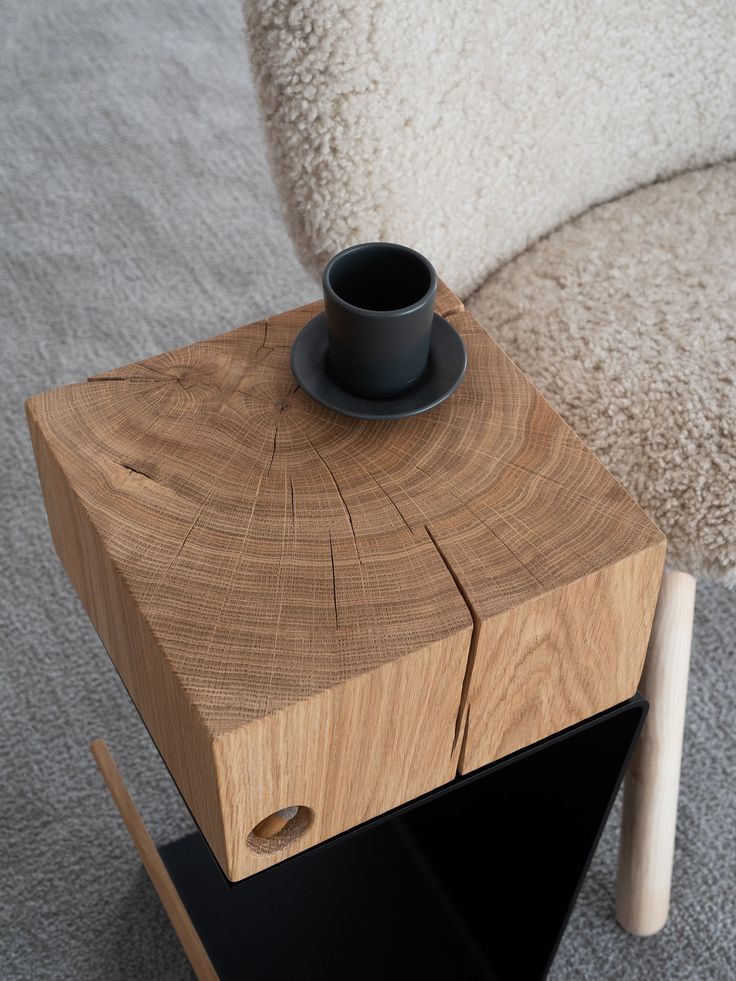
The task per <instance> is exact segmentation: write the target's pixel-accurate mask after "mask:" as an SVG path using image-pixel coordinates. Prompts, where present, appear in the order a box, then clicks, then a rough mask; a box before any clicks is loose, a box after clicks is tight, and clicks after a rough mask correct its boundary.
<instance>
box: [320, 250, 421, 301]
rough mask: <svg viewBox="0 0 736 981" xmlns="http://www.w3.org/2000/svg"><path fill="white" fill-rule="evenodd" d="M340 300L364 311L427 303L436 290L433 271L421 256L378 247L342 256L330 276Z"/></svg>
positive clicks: (330, 282) (332, 288)
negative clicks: (429, 295)
mask: <svg viewBox="0 0 736 981" xmlns="http://www.w3.org/2000/svg"><path fill="white" fill-rule="evenodd" d="M326 279H327V283H328V284H329V287H330V289H331V290H332V291H333V293H334V294H335V295H336V296H337V298H338V299H340V300H342V301H343V302H344V303H349V304H350V305H351V306H353V307H359V308H360V309H361V310H375V311H387V310H402V309H404V308H405V307H411V306H414V304H416V303H419V301H420V300H422V299H424V297H425V296H426V295H427V293H428V292H429V290H430V289H431V287H432V269H431V267H430V266H429V264H428V263H427V262H426V261H425V260H424V259H423V258H422V256H420V255H419V254H418V253H416V252H413V251H411V250H410V249H405V248H402V247H401V246H396V245H390V244H388V243H384V242H381V243H375V244H371V245H363V246H359V247H358V248H355V249H350V250H348V251H347V252H345V253H343V254H342V255H340V256H338V257H337V258H336V259H335V260H334V261H333V262H332V264H331V266H330V267H329V269H328V272H327V277H326Z"/></svg>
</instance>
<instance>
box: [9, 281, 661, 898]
mask: <svg viewBox="0 0 736 981" xmlns="http://www.w3.org/2000/svg"><path fill="white" fill-rule="evenodd" d="M320 309H321V303H312V304H308V305H307V306H304V307H300V308H298V309H296V310H292V311H290V312H288V313H284V314H280V315H278V316H275V317H270V318H268V319H267V320H262V321H258V322H256V323H253V324H250V325H248V326H245V327H241V328H239V329H236V330H233V331H229V332H227V333H224V334H221V335H219V336H217V337H213V338H210V339H208V340H204V341H200V342H197V343H194V344H191V345H189V346H186V347H183V348H179V349H178V350H174V351H169V352H166V353H164V354H160V355H157V356H155V357H151V358H147V359H145V360H143V361H140V362H138V363H135V364H130V365H126V366H124V367H122V368H117V369H115V370H113V371H108V372H103V373H101V374H97V375H94V376H93V377H91V378H90V379H89V380H88V381H86V382H82V383H80V384H75V385H68V386H65V387H64V388H60V389H57V390H54V391H50V392H46V393H44V394H41V395H38V396H35V397H34V398H32V399H30V400H29V402H28V403H27V414H28V419H29V425H30V429H31V434H32V438H33V444H34V449H35V452H36V459H37V463H38V469H39V474H40V477H41V483H42V487H43V490H44V495H45V501H46V507H47V511H48V515H49V523H50V526H51V531H52V535H53V539H54V543H55V546H56V549H57V551H58V553H59V556H60V558H61V560H62V562H63V563H64V566H65V568H66V570H67V572H68V574H69V577H70V579H71V580H72V582H73V584H74V586H75V588H76V589H77V592H78V594H79V596H80V598H81V600H82V602H83V604H84V606H85V608H86V610H87V612H88V614H89V616H90V618H91V619H92V621H93V623H94V624H95V627H96V628H97V631H98V633H99V634H100V637H101V638H102V640H103V642H104V644H105V646H106V648H107V650H108V652H109V654H110V657H111V658H112V660H113V662H114V663H115V665H116V667H117V669H118V671H119V672H120V675H121V677H122V679H123V681H124V682H125V685H126V687H127V689H128V691H129V693H130V695H131V697H132V699H133V700H134V702H135V704H136V706H137V707H138V709H139V711H140V713H141V716H142V717H143V719H144V721H145V723H146V725H147V726H148V729H149V731H150V733H151V735H152V737H153V739H154V740H155V742H156V745H157V746H158V748H159V750H160V752H161V754H162V756H163V758H164V759H165V761H166V763H167V765H168V767H169V769H170V771H171V773H172V775H173V776H174V779H175V780H176V782H177V785H178V787H179V789H180V790H181V792H182V794H183V796H184V797H185V799H186V801H187V803H188V804H189V807H190V809H191V811H192V813H193V815H194V817H195V818H196V820H197V822H198V824H199V826H200V828H201V830H202V832H203V834H204V835H205V837H206V839H207V841H208V843H209V844H210V847H211V848H212V850H213V852H214V854H215V856H216V857H217V859H218V861H219V862H220V864H221V866H222V868H223V869H224V871H225V872H226V874H227V875H228V876H229V877H230V878H231V879H234V880H235V879H240V878H243V877H244V876H247V875H250V874H252V873H253V872H256V871H259V870H260V869H262V868H265V867H267V866H268V865H272V864H274V863H275V862H278V861H281V860H282V859H283V858H284V857H287V856H288V855H291V854H293V853H295V852H298V851H301V850H303V849H304V848H307V847H309V846H311V845H314V844H316V843H318V842H320V841H323V840H325V839H326V838H329V837H331V836H332V835H334V834H337V833H339V832H340V831H344V830H346V829H347V828H349V827H353V826H354V825H356V824H358V823H360V822H362V821H365V820H367V819H369V818H371V817H374V816H375V815H377V814H380V813H383V812H384V811H386V810H388V809H390V808H391V807H394V806H397V805H398V804H400V803H403V802H405V801H408V800H411V799H413V798H414V797H417V796H419V795H420V794H422V793H425V792H426V791H428V790H431V789H433V788H435V787H437V786H439V785H441V784H443V783H446V782H447V781H449V780H451V779H452V778H453V777H454V776H455V775H456V773H458V772H460V773H465V772H468V771H469V770H473V769H475V768H477V767H479V766H481V765H483V764H485V763H489V762H491V761H492V760H495V759H499V758H500V757H502V756H505V755H507V754H508V753H510V752H513V751H514V750H516V749H519V748H521V747H523V746H527V745H529V744H531V743H534V742H536V741H537V740H539V739H542V738H544V737H545V736H548V735H550V734H551V733H554V732H558V731H560V730H561V729H563V728H565V727H567V726H569V725H572V724H574V723H576V722H578V721H580V720H582V719H584V718H587V717H589V716H591V715H593V714H594V713H596V712H599V711H602V710H603V709H606V708H609V707H610V706H612V705H615V704H617V703H619V702H621V701H623V700H625V699H626V698H628V697H630V696H631V695H632V694H634V692H635V690H636V686H637V683H638V680H639V676H640V673H641V668H642V664H643V659H644V654H645V650H646V642H647V638H648V635H649V630H650V627H651V620H652V616H653V613H654V607H655V603H656V597H657V591H658V587H659V580H660V576H661V572H662V566H663V562H664V551H665V543H664V538H663V536H662V534H661V533H660V532H659V530H658V529H657V528H656V526H655V525H654V524H653V523H652V522H651V521H650V520H649V518H648V517H647V516H646V515H645V514H644V513H643V512H642V511H641V510H640V509H639V507H638V506H637V505H636V504H635V502H634V501H633V500H632V499H631V498H630V497H629V495H628V494H627V493H626V491H625V490H624V489H623V488H622V487H621V486H620V485H619V484H618V483H617V482H616V480H615V479H614V478H613V477H612V476H611V475H610V474H609V473H608V471H607V470H606V469H605V468H604V467H603V465H602V464H601V463H600V462H599V461H598V460H597V459H596V457H595V456H594V455H593V454H592V453H591V452H590V451H589V450H588V449H587V448H586V447H585V446H584V444H583V443H582V442H581V441H580V439H579V438H578V437H577V436H576V435H575V433H574V432H573V431H572V430H571V429H570V428H569V427H568V426H567V425H566V423H565V422H564V421H563V420H562V419H561V418H560V417H559V416H558V415H557V414H556V413H555V412H554V410H553V409H552V408H551V407H550V405H549V404H548V403H547V402H546V401H545V400H544V398H543V397H542V396H541V395H540V393H539V392H538V391H537V390H536V389H535V388H534V386H533V385H532V384H531V383H530V381H529V380H528V379H527V378H526V377H525V376H524V375H523V374H522V372H521V371H520V370H519V369H518V368H517V367H516V366H515V365H514V364H513V362H511V361H510V359H509V358H507V357H506V356H505V355H504V354H503V352H502V351H501V350H500V348H499V347H498V346H497V345H496V344H495V343H494V341H493V340H492V339H491V337H490V336H489V335H488V334H487V333H486V332H485V331H484V330H483V329H482V328H481V327H480V325H479V324H478V323H477V322H476V321H475V319H474V318H473V317H472V315H471V314H470V313H469V312H468V311H467V310H465V309H464V307H463V305H462V303H461V302H460V301H459V300H458V298H457V297H456V296H454V294H452V293H451V291H450V290H449V289H447V287H445V286H442V287H441V289H440V291H439V294H438V302H437V312H438V313H440V314H441V315H443V316H445V317H447V319H449V320H450V322H451V323H452V324H453V325H454V326H455V328H456V329H457V330H458V331H459V333H460V334H461V336H462V337H463V340H464V342H465V344H466V347H467V351H468V371H467V374H466V377H465V380H464V381H463V383H462V384H461V386H460V388H459V389H458V390H457V391H456V392H455V393H454V394H453V395H452V397H451V398H450V399H449V400H448V401H447V402H445V403H444V404H442V405H441V406H439V407H438V408H436V409H434V410H433V411H431V412H429V413H427V414H425V415H421V416H417V417H414V418H409V419H401V420H394V421H381V422H376V421H366V420H358V419H350V418H347V417H344V416H341V415H338V414H337V413H335V412H332V411H330V410H328V409H326V408H323V407H322V406H321V405H319V404H317V403H316V402H314V401H312V399H310V398H309V397H308V396H307V395H306V394H305V393H304V392H303V391H302V390H301V389H299V388H298V386H297V384H296V382H295V380H294V377H293V375H292V373H291V370H290V365H289V355H290V349H291V345H292V342H293V340H294V338H295V336H296V334H297V333H298V331H299V330H300V329H301V328H302V327H303V326H304V325H305V324H306V323H307V322H308V321H309V320H310V319H311V318H312V317H313V316H314V315H315V314H316V313H317V312H319V310H320ZM291 805H300V811H299V815H300V817H299V819H297V820H295V821H291V822H289V824H288V825H287V826H286V828H285V829H284V830H283V831H281V832H279V834H277V835H276V836H275V837H274V838H272V839H267V838H260V837H258V836H254V834H253V832H252V829H253V828H255V827H256V826H257V825H258V824H259V822H261V821H262V820H263V819H264V818H266V817H267V816H268V815H270V814H272V813H273V812H276V811H278V810H279V809H281V808H285V807H288V806H291Z"/></svg>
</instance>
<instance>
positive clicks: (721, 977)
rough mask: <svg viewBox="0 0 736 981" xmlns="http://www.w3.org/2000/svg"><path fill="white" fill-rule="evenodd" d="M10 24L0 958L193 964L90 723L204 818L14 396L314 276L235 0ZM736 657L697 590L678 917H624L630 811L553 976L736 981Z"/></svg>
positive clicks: (129, 766)
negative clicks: (87, 597) (57, 544)
mask: <svg viewBox="0 0 736 981" xmlns="http://www.w3.org/2000/svg"><path fill="white" fill-rule="evenodd" d="M3 35H4V37H3V40H4V47H3V59H2V63H1V64H0V106H1V107H2V109H1V113H2V129H3V134H2V146H3V152H2V154H1V155H0V175H1V176H0V186H1V187H2V216H3V217H2V223H1V225H0V228H1V232H0V235H1V236H2V240H1V242H0V250H1V251H0V257H1V258H0V262H1V265H0V269H1V272H0V315H2V317H3V325H2V333H1V334H0V337H1V338H2V344H1V346H0V352H1V357H0V371H2V387H1V388H0V399H1V406H0V454H2V462H1V465H0V474H1V475H2V476H1V477H0V484H1V493H0V508H1V509H2V520H1V522H0V534H1V535H2V539H1V541H0V562H1V563H2V573H1V579H0V582H2V590H1V591H0V787H1V788H2V793H0V859H1V862H0V977H2V978H3V979H8V981H13V979H23V981H31V979H33V981H39V979H45V978H49V979H51V978H53V979H55V981H66V979H75V981H87V979H141V981H144V979H158V981H162V979H174V978H188V977H190V976H191V972H190V970H189V968H188V965H187V962H186V960H185V958H184V956H183V954H182V952H181V950H180V947H179V944H178V941H177V939H176V937H175V935H174V933H173V931H172V930H171V928H170V927H169V925H168V921H167V919H166V917H165V915H164V913H163V911H162V910H161V907H160V904H159V902H158V899H157V898H156V895H155V893H154V892H153V889H152V887H151V886H150V885H149V883H148V880H147V878H146V875H145V873H144V872H143V870H142V868H141V865H140V862H139V861H138V857H137V855H136V853H135V852H134V850H133V848H132V846H131V845H130V842H129V840H128V837H127V834H126V832H125V830H124V829H123V827H122V825H121V822H120V820H119V818H118V815H117V813H116V811H115V809H114V807H113V805H112V803H111V802H110V800H109V798H108V796H107V794H106V792H105V790H104V788H103V787H102V784H101V781H100V779H99V777H98V775H97V772H96V770H95V768H94V764H93V763H92V760H91V757H90V756H89V752H88V749H87V744H88V743H89V741H90V740H91V739H92V738H94V737H96V736H103V737H104V738H105V739H107V740H108V742H109V744H110V745H111V747H112V749H113V752H114V753H115V755H116V757H117V759H118V762H119V764H120V767H121V769H122V771H123V773H124V775H125V778H126V780H127V781H128V783H129V785H130V788H131V791H132V793H133V795H134V798H135V799H136V802H137V803H138V804H139V806H140V808H141V810H142V812H143V814H144V815H145V818H146V820H147V822H148V823H149V825H150V827H151V830H152V832H153V834H154V836H155V837H157V838H158V839H160V840H165V839H166V838H167V837H168V836H174V835H175V834H177V833H179V832H181V831H182V830H184V829H187V828H188V827H189V819H188V816H187V815H186V813H185V810H184V808H183V806H182V804H181V802H180V801H179V799H178V797H177V795H176V792H175V791H174V790H173V788H172V786H171V784H170V782H169V780H168V777H167V776H166V774H165V772H164V771H163V767H162V765H161V764H160V762H159V760H158V757H157V754H156V753H155V751H154V750H153V748H152V746H151V743H150V741H149V739H148V736H147V735H146V733H145V730H144V729H143V726H142V724H141V722H140V721H139V719H138V717H137V715H136V713H135V711H134V709H133V708H132V706H131V704H130V702H129V700H128V698H127V696H126V695H125V693H124V691H123V689H122V686H121V684H120V682H119V681H118V678H117V676H116V674H115V672H114V670H113V668H112V666H111V664H110V662H109V660H108V658H107V656H106V655H105V653H104V651H103V650H102V647H101V644H100V642H99V641H98V639H97V637H96V635H95V633H94V631H93V629H92V627H91V626H90V624H89V622H88V621H87V618H86V616H85V615H84V613H83V611H82V609H81V607H80V605H79V603H78V601H77V600H76V597H75V595H74V593H73V591H72V589H71V587H70V586H69V585H68V583H67V581H66V578H65V576H64V574H63V572H62V570H61V568H60V566H59V563H58V561H57V559H56V557H55V555H54V553H53V549H52V546H51V542H50V539H49V534H48V530H47V527H46V521H45V515H44V511H43V504H42V501H41V495H40V490H39V487H38V482H37V479H36V475H35V467H34V464H33V459H32V454H31V448H30V444H29V441H28V437H27V433H26V428H25V420H24V418H23V406H22V403H23V399H24V398H25V397H26V396H28V395H30V394H31V393H33V392H37V391H39V390H42V389H44V388H49V387H52V386H55V385H60V384H64V383H66V382H71V381H75V380H78V379H80V378H83V377H85V376H86V375H89V374H92V373H94V372H95V371H99V370H103V369H106V368H110V367H112V366H114V365H116V364H122V363H125V362H128V361H131V360H133V359H136V358H141V357H144V356H145V355H148V354H153V353H155V352H157V351H159V350H163V349H165V348H167V347H172V346H174V345H176V344H181V343H184V342H185V341H190V340H193V339H196V338H200V337H204V336H206V335H208V334H212V333H214V332H216V331H219V330H221V329H224V328H226V327H228V326H235V325H237V324H239V323H243V322H245V321H247V320H251V319H254V318H256V317H258V316H261V315H263V314H266V313H268V312H273V311H275V310H281V309H285V308H287V307H289V306H293V305H296V304H298V303H301V302H305V301H307V300H309V299H313V298H314V297H316V296H317V295H318V292H319V290H318V287H317V286H316V284H314V283H313V282H312V281H311V280H310V279H309V278H308V277H307V276H306V274H305V273H304V272H303V271H302V270H301V269H300V267H299V265H298V263H297V261H296V259H295V258H294V254H293V251H292V249H291V246H290V244H289V241H288V239H287V236H286V233H285V231H284V228H283V225H282V221H281V218H280V215H279V208H278V203H277V199H276V195H275V192H274V190H273V187H272V184H271V178H270V175H269V170H268V165H267V162H266V158H265V154H264V150H263V142H262V137H261V132H260V128H259V124H258V119H257V113H256V108H255V104H254V100H253V95H252V90H251V84H250V80H249V75H248V65H247V61H246V56H245V51H244V47H243V44H242V40H241V13H240V10H239V8H238V4H237V3H236V2H235V0H209V2H205V0H177V2H174V0H155V2H154V0H137V2H136V3H135V4H134V3H132V2H130V0H115V2H113V0H63V2H61V3H57V4H49V3H46V2H44V0H5V2H4V4H3ZM735 651H736V596H733V595H729V594H728V593H726V592H725V591H724V590H722V589H720V588H717V587H709V586H703V587H702V588H701V589H700V592H699V596H698V610H697V625H696V637H695V649H694V653H693V661H694V664H693V674H692V683H691V693H690V707H689V712H688V732H687V740H686V746H687V750H686V756H685V763H684V773H683V791H682V805H681V820H680V832H679V836H678V845H677V866H676V876H675V883H674V893H673V912H672V917H671V920H670V923H669V924H668V926H667V928H666V929H665V931H664V932H663V933H662V934H661V935H660V936H658V937H656V938H653V939H651V940H635V939H632V938H631V937H628V936H627V935H626V934H624V933H622V932H621V931H620V930H619V929H618V927H617V926H616V924H615V922H614V919H613V914H612V896H613V876H614V872H613V868H614V855H615V851H614V849H615V834H616V827H615V825H616V816H615V815H614V818H613V820H612V822H611V825H610V827H609V830H608V832H607V833H606V836H605V838H604V840H603V842H602V845H601V848H600V850H599V853H598V856H597V857H596V859H595V862H594V865H593V867H592V869H591V873H590V875H589V877H588V880H587V883H586V885H585V888H584V890H583V893H582V895H581V898H580V902H579V905H578V908H577V911H576V913H575V915H574V917H573V920H572V922H571V924H570V928H569V931H568V933H567V935H566V937H565V940H564V942H563V945H562V948H561V950H560V954H559V956H558V959H557V963H556V965H555V968H554V970H553V978H555V979H556V981H561V979H573V978H576V979H577V978H581V979H582V978H585V979H596V978H602V979H609V978H610V979H614V978H615V979H618V978H622V977H625V978H627V979H630V981H633V979H647V981H651V979H667V981H675V979H685V978H687V979H692V978H698V979H700V978H702V979H707V981H726V979H729V978H733V977H734V976H736V957H735V955H734V950H733V937H734V935H735V934H736V913H735V911H734V906H733V897H734V895H736V872H735V867H734V861H733V856H734V849H735V845H736V842H735V841H734V838H735V834H734V831H735V828H736V823H735V821H734V809H733V787H734V773H735V771H736V759H735V756H736V754H735V752H734V716H735V714H736V713H735V711H734V706H735V705H736V691H735V690H734V689H735V683H734V671H733V660H734V652H735ZM459 981H462V979H459Z"/></svg>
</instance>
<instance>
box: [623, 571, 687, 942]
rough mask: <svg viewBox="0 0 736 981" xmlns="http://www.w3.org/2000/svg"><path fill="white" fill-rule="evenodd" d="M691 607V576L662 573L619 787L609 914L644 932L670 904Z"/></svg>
mask: <svg viewBox="0 0 736 981" xmlns="http://www.w3.org/2000/svg"><path fill="white" fill-rule="evenodd" d="M694 606H695V579H694V578H693V577H692V576H690V575H688V574H687V573H685V572H665V574H664V578H663V579H662V587H661V590H660V594H659V602H658V603H657V612H656V614H655V617H654V626H653V628H652V635H651V639H650V642H649V650H648V651H647V658H646V663H645V666H644V674H643V675H642V679H641V685H640V690H641V692H642V694H643V695H644V697H645V698H647V699H648V700H649V702H650V709H649V715H648V717H647V720H646V723H645V725H644V730H643V732H642V734H641V738H640V740H639V743H638V745H637V748H636V751H635V753H634V757H633V759H632V761H631V766H630V767H629V771H628V773H627V776H626V782H625V785H624V806H623V818H622V827H621V845H620V851H619V869H618V884H617V895H616V915H617V918H618V921H619V923H620V924H621V926H622V927H623V928H624V929H625V930H628V931H629V933H634V934H637V935H638V936H642V937H645V936H650V935H651V934H653V933H657V932H658V931H659V930H661V929H662V927H663V926H664V925H665V923H666V921H667V914H668V912H669V904H670V886H671V882H672V860H673V855H674V848H675V827H676V822H677V795H678V790H679V783H680V762H681V758H682V738H683V732H684V728H685V704H686V701H687V681H688V670H689V666H690V646H691V642H692V632H693V610H694Z"/></svg>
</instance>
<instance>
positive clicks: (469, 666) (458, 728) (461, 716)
mask: <svg viewBox="0 0 736 981" xmlns="http://www.w3.org/2000/svg"><path fill="white" fill-rule="evenodd" d="M424 530H425V531H426V533H427V537H428V538H429V540H430V541H431V542H432V544H433V545H434V547H435V550H436V551H437V554H438V555H439V557H440V559H442V562H443V563H444V566H445V568H446V569H447V571H448V572H449V573H450V575H451V576H452V581H453V582H454V583H455V587H456V588H457V591H458V593H460V595H461V597H462V599H463V602H464V603H465V605H466V606H467V608H468V612H469V613H470V616H471V617H472V619H473V633H472V634H471V637H470V645H469V647H468V659H467V661H466V662H465V674H464V675H463V683H462V687H461V689H460V704H459V705H458V710H457V715H456V717H455V734H454V736H453V740H452V749H451V750H450V756H454V755H455V750H456V749H457V745H458V740H460V737H461V735H462V740H461V754H462V751H463V747H464V744H465V740H466V739H467V719H468V718H469V714H470V707H469V704H468V691H469V689H470V679H471V677H472V674H473V667H474V665H475V655H476V651H477V649H478V638H479V636H480V627H481V621H480V618H479V616H478V614H477V613H476V611H475V608H474V607H473V604H472V602H471V601H470V597H469V596H468V594H467V591H466V589H465V587H464V586H463V584H462V582H461V581H460V579H459V577H458V575H457V573H456V572H455V570H454V569H453V568H452V565H451V564H450V560H449V559H448V558H447V556H446V555H445V553H444V552H443V550H442V548H441V546H440V544H439V542H438V541H437V539H436V538H435V537H434V535H433V534H432V529H431V528H430V527H429V525H425V526H424ZM466 707H467V716H466ZM463 722H465V725H464V726H463ZM459 762H460V757H458V764H459ZM458 772H459V770H458Z"/></svg>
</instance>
